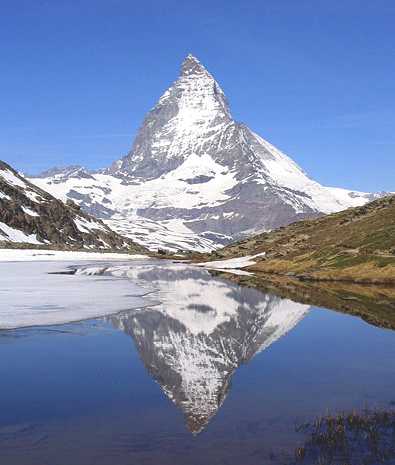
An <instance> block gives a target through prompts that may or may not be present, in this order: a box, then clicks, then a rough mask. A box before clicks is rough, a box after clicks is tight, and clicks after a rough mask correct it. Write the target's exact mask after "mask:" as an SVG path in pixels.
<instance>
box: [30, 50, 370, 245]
mask: <svg viewBox="0 0 395 465" xmlns="http://www.w3.org/2000/svg"><path fill="white" fill-rule="evenodd" d="M33 181H34V182H36V183H37V184H38V185H40V186H42V187H44V188H45V189H48V190H49V191H50V192H52V193H53V194H54V195H56V196H58V197H60V198H63V199H65V198H72V199H73V200H75V201H76V202H78V203H79V204H80V205H81V207H82V208H83V209H84V210H85V211H87V212H89V213H92V214H96V215H99V216H100V217H101V218H104V219H106V221H107V222H108V224H110V225H111V226H112V227H113V228H115V229H116V230H118V231H122V232H123V233H124V234H127V235H128V236H130V237H132V238H134V239H135V240H136V241H138V242H140V243H144V244H146V245H148V246H149V247H151V248H156V247H158V246H162V247H166V248H170V249H177V248H185V249H196V250H208V249H212V248H216V247H218V246H220V245H222V244H225V243H227V242H229V241H231V240H235V239H238V238H241V237H243V236H245V235H247V234H250V233H251V232H257V231H264V230H271V229H274V228H277V227H279V226H283V225H285V224H288V223H291V222H294V221H296V220H298V219H302V218H306V217H316V216H319V215H321V214H323V213H330V212H335V211H339V210H342V209H344V208H348V207H350V206H357V205H362V204H364V203H365V202H367V201H368V200H371V199H372V197H373V196H371V195H370V194H365V193H359V192H350V191H347V190H344V189H335V188H328V187H324V186H321V185H320V184H318V183H317V182H315V181H313V180H312V179H310V178H309V177H308V176H307V175H306V174H305V173H304V172H303V171H302V170H301V169H300V168H299V167H298V166H297V165H296V164H295V163H294V162H293V161H292V160H291V159H290V158H289V157H288V156H286V155H285V154H283V153H282V152H280V151H279V150H278V149H276V148H275V147H274V146H273V145H271V144H270V143H269V142H267V141H265V140H264V139H262V138H261V137H260V136H258V135H257V134H255V133H254V132H253V131H251V130H250V129H249V128H248V127H247V126H246V125H244V124H241V123H238V122H236V121H235V120H234V119H233V118H232V115H231V112H230V108H229V105H228V102H227V99H226V97H225V94H224V92H223V91H222V89H221V87H220V86H219V84H218V83H217V82H216V80H215V79H214V78H213V76H212V75H211V74H210V73H209V72H208V71H207V70H206V69H205V67H204V66H203V65H202V64H201V63H200V62H199V61H198V60H197V59H196V58H195V57H193V56H192V55H189V56H188V57H187V58H186V59H185V60H184V62H183V64H182V67H181V73H180V76H179V78H178V79H177V80H176V81H175V82H174V83H173V85H171V86H170V88H169V89H168V90H167V91H166V92H165V93H164V94H163V95H162V97H161V98H160V99H159V101H158V103H157V105H156V106H155V107H154V108H153V109H152V110H151V111H150V112H149V113H148V115H147V116H146V118H145V119H144V121H143V124H142V126H141V128H140V130H139V132H138V134H137V137H136V139H135V141H134V144H133V147H132V149H131V151H130V152H129V153H128V154H127V155H126V156H125V157H124V158H122V159H120V160H118V161H116V162H115V163H113V165H112V166H111V167H110V168H109V169H107V170H104V171H102V172H100V173H89V172H86V171H83V170H81V169H77V170H75V169H74V170H72V169H71V170H70V169H68V170H66V171H65V172H63V173H62V172H57V173H55V174H51V173H49V175H48V173H47V175H46V176H45V177H44V178H37V179H34V180H33Z"/></svg>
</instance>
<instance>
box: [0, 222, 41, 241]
mask: <svg viewBox="0 0 395 465" xmlns="http://www.w3.org/2000/svg"><path fill="white" fill-rule="evenodd" d="M0 241H7V242H25V243H28V244H42V242H40V241H39V240H38V239H37V236H36V235H35V234H26V233H24V232H23V231H20V230H19V229H15V228H11V227H10V226H8V225H6V224H5V223H2V222H1V221H0Z"/></svg>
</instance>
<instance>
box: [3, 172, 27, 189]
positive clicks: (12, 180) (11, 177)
mask: <svg viewBox="0 0 395 465" xmlns="http://www.w3.org/2000/svg"><path fill="white" fill-rule="evenodd" d="M0 177H2V178H3V180H4V181H5V182H6V183H8V184H11V185H12V186H18V187H22V188H23V189H26V187H27V184H26V183H25V182H24V181H22V179H19V178H18V177H17V176H15V174H14V173H13V172H12V171H10V170H7V169H5V170H0Z"/></svg>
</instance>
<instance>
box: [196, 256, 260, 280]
mask: <svg viewBox="0 0 395 465" xmlns="http://www.w3.org/2000/svg"><path fill="white" fill-rule="evenodd" d="M264 256H265V252H262V253H257V254H256V255H245V256H244V257H236V258H228V259H226V260H216V261H213V262H202V263H197V264H196V265H197V266H202V267H204V268H207V269H208V270H218V271H228V272H231V273H234V274H243V275H251V274H252V273H249V272H248V271H244V270H242V269H241V268H245V267H246V266H251V265H255V263H256V261H255V260H254V259H255V258H258V257H264Z"/></svg>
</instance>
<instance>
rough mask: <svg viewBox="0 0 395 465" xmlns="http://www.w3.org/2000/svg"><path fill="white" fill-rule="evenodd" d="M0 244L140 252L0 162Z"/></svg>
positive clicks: (76, 209)
mask: <svg viewBox="0 0 395 465" xmlns="http://www.w3.org/2000/svg"><path fill="white" fill-rule="evenodd" d="M0 243H2V244H3V245H7V244H8V245H11V244H15V243H26V244H31V245H32V244H35V245H52V246H56V247H59V248H73V249H82V248H89V249H107V250H112V249H116V250H124V251H141V250H142V248H141V247H140V246H138V245H136V244H134V243H133V242H132V241H131V240H130V239H127V238H124V237H122V236H120V235H119V234H117V233H115V232H114V231H112V230H111V229H110V228H109V227H108V226H106V225H105V224H104V223H103V222H102V221H101V220H97V219H95V218H92V217H91V216H90V215H88V214H86V213H83V212H82V211H81V209H80V206H79V205H77V204H75V203H74V202H73V201H71V200H68V201H67V203H66V204H64V203H63V202H62V201H60V200H58V199H56V198H54V197H53V196H52V195H50V194H48V193H47V192H45V191H44V190H42V189H40V188H38V187H37V186H36V185H34V184H32V183H31V182H30V181H28V180H27V179H25V178H24V177H22V176H21V175H20V174H18V172H17V171H15V170H14V169H13V168H11V166H9V165H7V164H6V163H4V162H2V161H0Z"/></svg>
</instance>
